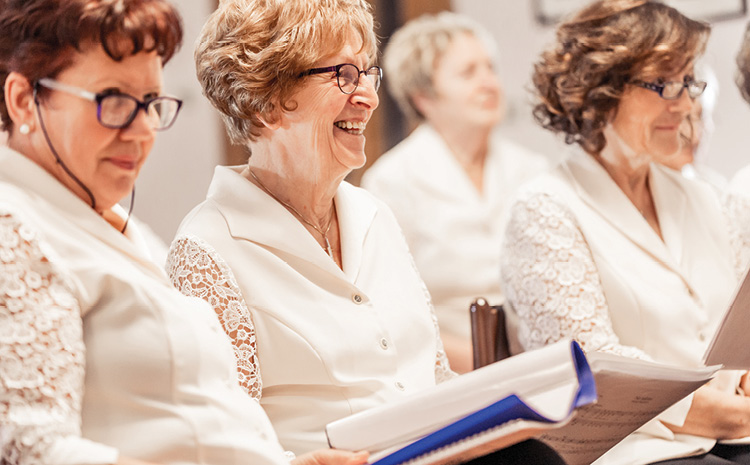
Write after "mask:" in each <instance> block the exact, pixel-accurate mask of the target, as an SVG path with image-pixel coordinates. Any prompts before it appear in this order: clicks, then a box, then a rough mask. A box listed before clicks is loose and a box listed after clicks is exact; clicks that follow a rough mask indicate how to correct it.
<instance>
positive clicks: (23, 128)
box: [18, 123, 31, 136]
mask: <svg viewBox="0 0 750 465" xmlns="http://www.w3.org/2000/svg"><path fill="white" fill-rule="evenodd" d="M18 132H20V133H21V134H23V135H24V136H25V135H27V134H28V133H30V132H31V128H30V127H29V125H28V124H26V123H23V124H22V125H21V126H19V127H18Z"/></svg>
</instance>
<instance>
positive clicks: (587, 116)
mask: <svg viewBox="0 0 750 465" xmlns="http://www.w3.org/2000/svg"><path fill="white" fill-rule="evenodd" d="M709 33H710V27H709V26H708V25H707V24H706V23H703V22H699V21H694V20H691V19H689V18H687V17H685V16H684V15H682V14H681V13H680V12H679V11H677V10H675V9H674V8H672V7H669V6H667V5H664V4H662V3H659V2H657V1H650V0H600V1H597V2H595V3H593V4H591V5H590V6H588V7H586V8H584V9H583V10H581V11H580V12H578V13H577V14H576V15H575V16H573V17H572V18H570V19H569V20H567V21H564V22H563V23H562V24H560V26H559V27H558V29H557V41H556V44H555V45H554V46H553V48H551V49H549V50H546V51H545V52H543V53H542V56H541V59H540V60H539V61H538V62H537V63H536V64H535V66H534V73H533V76H532V80H533V83H534V87H535V90H536V96H537V99H538V103H537V104H536V106H535V107H534V110H533V114H534V118H535V119H536V121H537V122H538V123H539V124H541V125H542V126H543V127H544V128H546V129H549V130H551V131H553V132H555V133H562V134H564V135H565V142H566V143H568V144H573V143H577V144H579V145H580V146H581V147H582V148H583V149H584V150H585V151H586V152H588V153H590V154H598V153H599V152H601V151H602V149H603V148H604V146H605V145H606V140H605V138H604V134H603V130H604V127H605V126H606V124H607V122H608V121H609V120H610V119H611V117H612V116H613V114H614V112H615V111H616V110H617V106H618V104H619V102H620V98H621V97H622V94H623V91H624V89H625V85H626V84H627V83H628V82H630V81H631V80H632V79H634V78H637V77H642V76H654V77H663V78H666V77H668V76H670V75H673V74H676V73H679V72H680V71H682V70H683V69H685V68H686V67H687V66H688V65H690V64H691V63H693V62H694V61H695V59H696V58H697V57H698V56H700V55H701V54H702V53H703V51H704V49H705V46H706V42H707V40H708V35H709Z"/></svg>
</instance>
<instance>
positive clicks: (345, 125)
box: [334, 121, 366, 131]
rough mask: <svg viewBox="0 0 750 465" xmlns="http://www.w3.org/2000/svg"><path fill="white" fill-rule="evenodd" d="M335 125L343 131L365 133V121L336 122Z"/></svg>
mask: <svg viewBox="0 0 750 465" xmlns="http://www.w3.org/2000/svg"><path fill="white" fill-rule="evenodd" d="M334 124H335V125H336V127H339V128H341V129H346V130H352V129H356V130H357V131H364V130H365V126H366V124H365V122H364V121H336V122H335V123H334Z"/></svg>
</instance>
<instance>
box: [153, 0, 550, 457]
mask: <svg viewBox="0 0 750 465" xmlns="http://www.w3.org/2000/svg"><path fill="white" fill-rule="evenodd" d="M372 28H373V18H372V13H371V11H370V7H369V6H368V3H367V2H366V1H365V0H299V1H295V2H289V1H287V0H271V1H267V0H226V1H223V2H222V3H221V5H220V6H219V9H218V10H217V11H216V12H215V13H214V14H213V15H212V16H211V18H210V19H209V21H208V23H207V24H206V26H205V27H204V29H203V32H202V34H201V37H200V40H199V43H198V47H197V50H196V53H195V58H196V66H197V74H198V77H199V79H200V81H201V84H202V85H203V91H204V94H205V95H206V96H207V97H208V99H209V100H210V101H211V102H212V103H213V104H214V106H216V108H217V109H219V111H220V112H221V114H222V117H223V118H224V122H225V123H226V126H227V130H228V132H229V134H230V136H231V138H232V140H234V141H235V142H238V143H242V144H245V145H246V146H247V147H248V149H249V150H250V152H251V156H250V158H249V160H248V162H247V164H246V165H244V166H236V167H219V168H217V169H216V172H215V174H214V178H213V181H212V183H211V186H210V188H209V192H208V196H207V199H206V201H205V202H203V203H201V204H200V205H198V206H197V207H196V208H195V209H194V210H193V211H192V212H191V213H190V214H188V216H187V217H186V218H185V220H184V221H183V223H182V225H181V226H180V230H179V231H178V234H177V237H176V239H175V241H174V242H173V243H172V249H171V251H170V257H169V263H168V266H167V268H168V272H169V274H170V275H171V278H172V281H173V283H174V284H175V286H176V287H177V288H178V289H180V290H181V291H182V292H183V293H185V294H187V295H191V296H198V297H201V298H202V299H204V300H207V301H208V302H209V303H211V305H212V306H213V309H214V311H215V313H216V315H217V316H218V319H219V321H220V322H221V324H222V325H223V327H224V330H225V332H226V333H227V334H228V335H229V337H230V338H231V340H232V343H233V344H234V348H235V354H236V356H237V363H238V371H239V376H240V383H241V384H242V386H243V387H244V388H245V390H246V391H247V393H248V398H250V396H252V397H253V398H255V399H257V400H258V401H259V402H260V405H261V406H263V407H264V409H265V410H266V412H267V413H268V415H269V417H270V418H271V422H272V423H273V425H274V427H275V428H276V431H277V433H278V435H279V440H280V441H281V443H282V444H283V445H284V446H285V447H286V448H287V449H289V450H291V451H293V452H295V453H300V452H306V451H310V450H313V449H317V448H323V447H327V440H326V435H325V426H326V424H327V423H329V422H331V421H334V420H337V419H340V418H342V417H344V416H347V415H350V414H352V413H356V412H360V411H363V410H365V409H367V408H371V407H375V406H378V405H381V404H383V403H387V402H392V401H395V400H397V399H401V398H403V397H404V396H405V395H408V394H410V393H413V392H418V391H420V390H423V389H426V388H429V387H431V386H434V385H435V384H436V383H439V382H442V381H444V380H448V379H450V378H451V377H453V376H454V373H452V372H451V371H450V368H449V366H448V362H447V360H446V357H445V353H444V351H443V347H442V342H441V340H440V337H439V332H438V330H437V327H436V322H435V317H434V315H433V310H432V305H431V304H430V300H429V295H428V294H427V292H426V291H425V288H424V284H423V283H422V281H421V279H420V277H419V274H418V273H417V271H416V269H415V267H414V263H413V260H412V259H411V256H410V255H409V251H408V247H407V245H406V242H405V241H404V238H403V235H402V233H401V231H400V229H399V227H398V225H397V223H396V221H395V219H394V217H393V215H392V214H391V212H390V211H389V210H388V208H387V207H385V205H384V204H382V203H381V202H379V201H377V200H376V199H375V198H374V197H373V196H371V195H370V194H368V193H367V192H365V191H363V190H361V189H358V188H356V187H354V186H352V185H350V184H348V183H346V182H344V181H343V179H344V177H345V176H346V175H347V174H348V173H349V172H351V171H352V170H353V169H354V168H357V167H360V166H362V165H363V164H364V162H365V152H364V148H365V137H364V135H363V131H364V128H365V126H366V125H367V123H368V121H370V118H371V117H372V114H373V111H375V108H376V107H377V106H378V94H377V90H378V87H379V85H380V80H381V77H382V74H381V71H380V68H378V66H377V65H376V64H375V63H374V59H375V56H376V52H377V46H376V45H377V44H376V38H375V34H374V33H373V29H372ZM394 421H396V420H395V419H394ZM519 447H520V448H521V449H523V448H525V447H534V446H525V445H523V446H519ZM537 447H541V446H537ZM516 450H518V449H516ZM523 450H525V449H523ZM518 456H520V457H522V458H521V459H516V460H510V459H509V460H508V461H507V462H503V463H508V464H511V463H534V460H533V459H532V458H531V457H530V456H528V455H526V454H524V453H523V452H522V453H520V454H518ZM553 456H554V454H550V453H548V452H547V451H546V449H545V451H544V453H543V456H542V457H543V458H540V459H539V462H537V463H546V464H552V463H557V462H555V460H554V457H553Z"/></svg>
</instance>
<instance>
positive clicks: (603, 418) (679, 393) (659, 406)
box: [541, 366, 713, 465]
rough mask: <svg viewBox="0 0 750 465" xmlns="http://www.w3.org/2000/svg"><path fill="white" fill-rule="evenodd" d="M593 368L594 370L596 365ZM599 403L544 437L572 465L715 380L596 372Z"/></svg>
mask: <svg viewBox="0 0 750 465" xmlns="http://www.w3.org/2000/svg"><path fill="white" fill-rule="evenodd" d="M592 368H594V367H593V366H592ZM594 371H595V373H594V378H595V379H596V385H597V391H598V394H599V400H598V401H597V403H596V404H592V405H587V406H584V407H581V408H579V409H578V410H576V415H575V416H574V417H573V419H572V420H571V422H570V423H569V424H567V425H566V426H563V427H562V428H559V429H555V430H550V431H549V432H546V433H545V434H543V435H542V436H541V439H542V440H544V441H545V442H547V443H548V444H549V445H550V446H551V447H552V448H554V449H555V450H556V451H557V453H559V454H560V455H561V456H562V457H563V459H564V460H565V461H566V462H567V463H568V465H588V464H590V463H591V462H593V461H594V460H596V459H597V458H598V457H600V456H601V455H602V454H604V453H605V452H606V451H607V450H609V449H610V448H611V447H613V446H614V445H615V444H617V443H618V442H620V441H621V440H622V439H623V438H624V437H625V436H627V435H628V434H630V433H632V432H633V431H635V430H636V429H638V428H639V427H641V426H642V425H643V424H645V423H646V422H648V421H649V420H651V419H652V418H654V417H655V416H657V415H659V414H660V413H661V412H663V411H664V410H666V409H667V408H668V407H670V406H671V405H672V404H674V403H675V402H677V401H679V400H680V399H683V398H684V397H685V396H687V395H688V394H690V393H691V392H693V391H694V390H695V389H697V388H699V387H700V386H701V385H703V384H704V383H705V382H706V381H708V379H710V378H711V375H712V374H713V371H709V373H710V374H708V376H705V373H704V372H705V370H700V369H699V370H683V371H685V372H688V373H704V375H699V376H697V378H698V379H697V380H693V381H671V380H663V379H653V378H647V377H643V376H637V375H630V374H623V373H620V372H616V371H615V372H613V371H599V372H597V371H596V369H595V370H594Z"/></svg>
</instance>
